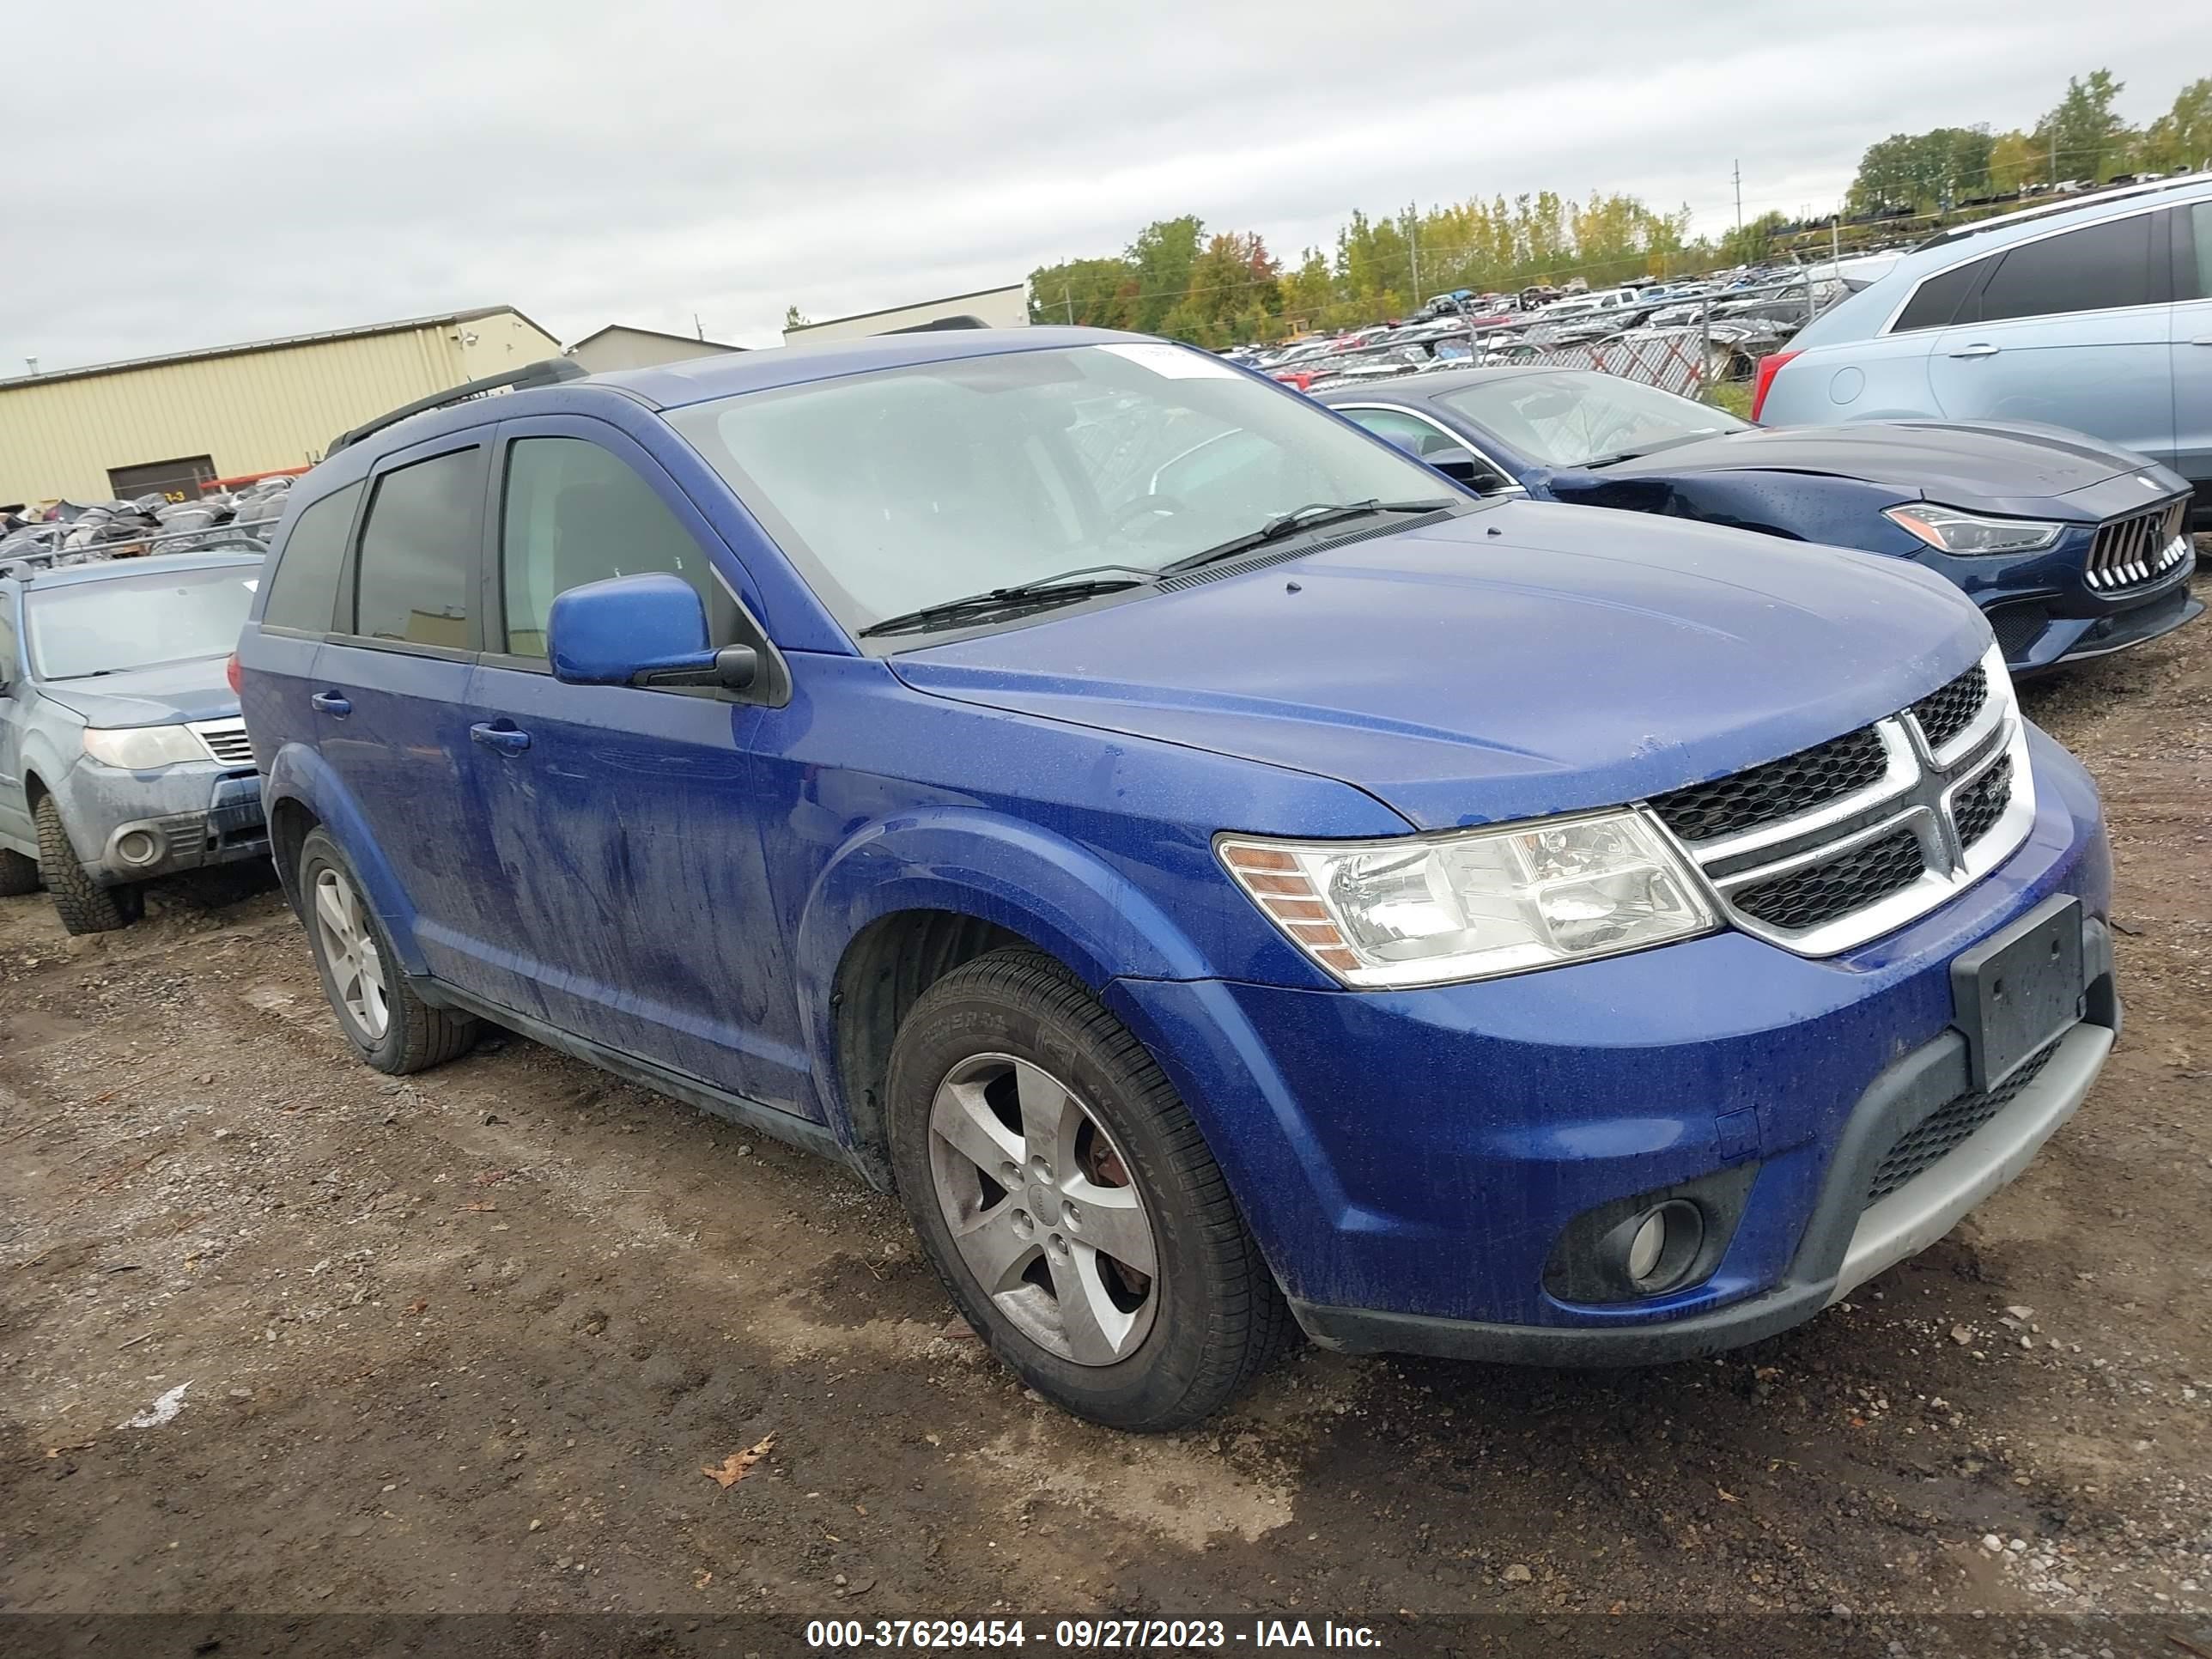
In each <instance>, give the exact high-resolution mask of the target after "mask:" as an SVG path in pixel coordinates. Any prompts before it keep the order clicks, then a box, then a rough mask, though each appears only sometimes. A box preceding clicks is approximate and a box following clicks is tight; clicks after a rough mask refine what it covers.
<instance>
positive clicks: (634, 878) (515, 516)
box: [469, 416, 814, 1115]
mask: <svg viewBox="0 0 2212 1659" xmlns="http://www.w3.org/2000/svg"><path fill="white" fill-rule="evenodd" d="M495 476H496V477H497V480H498V483H497V487H496V489H495V496H496V498H497V501H498V508H497V516H496V517H495V520H494V534H493V536H492V538H491V546H492V548H493V550H494V551H495V560H494V561H493V562H490V563H489V564H488V566H487V583H486V592H485V601H484V609H485V613H486V617H487V618H488V625H487V630H486V649H485V653H484V655H483V660H482V662H481V663H480V665H478V667H477V672H476V678H475V680H474V682H473V684H472V686H471V693H470V696H471V702H472V704H473V705H474V709H473V715H474V720H476V721H477V722H479V723H483V724H485V725H487V726H490V727H491V728H493V729H494V730H495V731H496V732H499V733H500V734H501V735H500V736H499V738H497V739H495V742H494V743H492V744H489V745H488V744H477V745H476V746H473V747H472V748H471V750H470V754H469V760H470V763H471V770H472V778H471V787H472V790H473V796H474V799H475V800H476V801H477V804H478V807H479V810H480V811H481V812H482V814H483V819H484V822H485V823H486V824H487V825H488V826H489V833H490V836H491V838H492V842H493V845H494V847H495V855H496V859H497V861H498V866H499V872H500V879H499V881H498V883H497V884H496V885H495V890H494V896H495V902H497V904H498V905H499V907H500V908H499V910H498V914H497V918H496V921H495V924H494V926H495V931H496V932H497V933H498V934H499V936H500V937H501V939H502V940H503V941H504V942H506V943H507V945H509V946H510V947H511V949H512V950H513V953H514V957H515V961H514V968H515V972H516V977H517V980H518V992H517V994H518V995H519V996H520V997H524V998H526V999H527V1000H524V1001H517V1002H516V1003H515V1004H514V1005H513V1006H515V1007H516V1009H517V1011H518V1012H523V1013H527V1014H530V1015H532V1017H533V1018H538V1019H541V1020H544V1021H545V1022H547V1023H549V1024H553V1025H555V1026H556V1027H559V1028H560V1029H562V1030H568V1031H570V1032H573V1033H574V1034H577V1035H579V1036H585V1037H587V1038H589V1039H591V1040H592V1041H593V1042H599V1043H603V1044H605V1045H607V1046H609V1047H611V1048H619V1049H621V1050H623V1051H624V1052H626V1053H629V1054H635V1055H638V1056H640V1057H641V1058H644V1059H647V1060H653V1061H654V1062H655V1063H657V1064H659V1065H661V1066H668V1067H671V1068H672V1069H674V1070H677V1071H679V1072H682V1073H686V1074H688V1075H690V1076H692V1077H695V1078H698V1079H702V1080H703V1081H705V1082H708V1083H710V1084H713V1085H715V1086H717V1087H719V1088H722V1089H726V1090H729V1091H733V1092H737V1093H741V1094H744V1095H747V1096H750V1097H752V1098H754V1099H756V1100H759V1101H763V1102H766V1103H769V1104H771V1105H776V1106H781V1107H783V1108H785V1109H788V1110H792V1111H796V1112H801V1113H805V1114H808V1115H811V1113H812V1112H813V1110H814V1108H813V1104H812V1098H813V1097H812V1094H811V1089H810V1088H809V1086H808V1081H807V1079H808V1061H807V1058H806V1056H805V1054H803V1053H801V1052H799V1051H798V1050H796V1049H793V1048H789V1047H788V1046H787V1045H785V1044H782V1043H780V1042H776V1041H775V1040H774V1039H772V1038H771V1037H770V1036H768V1033H769V1031H771V1030H776V1029H779V1028H783V1027H785V1026H787V1019H785V1018H780V1017H779V1016H780V1015H782V1014H784V1013H785V1012H787V1005H788V1003H789V1000H790V999H791V997H792V995H793V989H792V984H791V975H790V972H789V967H788V957H787V939H786V934H785V930H784V927H783V921H782V919H781V917H779V916H778V915H776V913H775V908H774V907H773V905H772V903H771V902H770V898H769V890H768V881H767V873H766V869H765V865H764V861H763V852H762V837H763V835H764V834H768V833H773V832H774V830H775V826H773V825H770V824H769V823H765V822H764V821H763V812H762V810H761V808H762V802H761V797H760V793H759V791H758V789H757V787H756V783H755V774H754V766H753V762H752V758H751V755H750V750H749V749H748V747H747V744H746V738H747V735H748V734H749V733H750V731H751V729H752V727H753V726H754V725H755V723H756V721H757V718H758V715H759V714H760V708H759V707H758V704H757V702H744V701H737V700H733V699H732V697H730V696H727V695H726V694H716V693H712V692H705V691H701V692H689V691H671V690H641V689H637V688H634V687H629V686H583V685H567V684H562V683H561V682H559V681H557V680H556V679H555V678H553V677H552V675H551V673H550V671H548V668H547V663H546V643H547V642H546V619H547V616H548V613H549V612H550V608H551V605H552V602H553V598H554V596H555V595H556V594H557V593H560V592H563V591H564V590H566V589H568V588H570V587H574V586H579V585H580V584H581V583H584V582H590V581H599V580H605V579H608V578H610V577H614V576H619V575H634V574H640V573H641V572H645V571H665V572H669V573H671V574H676V575H678V576H681V577H683V578H684V580H686V581H689V582H690V583H691V584H692V585H693V586H695V587H696V588H697V589H698V590H699V592H700V595H701V598H702V600H703V601H704V602H705V603H706V605H707V610H708V623H709V626H710V628H711V629H712V630H713V634H714V643H715V644H716V645H718V646H719V645H726V644H735V643H739V642H744V643H754V642H756V641H757V642H758V643H760V644H762V645H763V646H764V645H765V643H766V641H765V640H764V639H763V638H761V637H760V636H759V635H758V634H757V630H756V629H753V628H752V626H751V624H750V620H749V619H748V618H746V617H744V616H743V614H742V612H741V611H740V608H739V606H738V604H737V601H736V599H734V598H733V597H732V587H731V586H730V585H729V584H727V583H726V582H725V581H724V580H722V578H721V577H720V576H719V575H718V574H716V571H715V568H714V559H713V557H712V556H710V555H709V553H708V549H709V548H710V547H718V546H719V541H718V538H715V537H714V532H712V530H711V529H710V528H709V527H708V524H707V522H706V520H704V519H703V518H702V516H701V515H700V513H698V511H697V510H696V507H693V505H692V504H691V503H690V501H688V500H687V499H686V498H685V497H684V495H683V493H682V492H681V491H680V490H679V489H678V488H677V487H676V485H675V483H674V482H673V480H671V478H670V477H668V475H667V474H666V472H665V471H663V470H662V469H661V468H660V466H659V465H658V463H656V462H655V461H654V460H653V459H652V457H651V456H650V455H648V454H647V453H646V452H645V450H644V449H643V448H642V447H640V446H639V445H638V444H637V443H635V441H632V440H631V439H630V438H629V437H628V436H627V435H624V434H623V433H621V432H619V431H617V429H616V428H614V427H612V426H611V425H609V424H607V423H606V422H600V421H596V420H592V419H588V418H583V417H576V416H537V417H532V418H528V419H524V420H518V421H510V422H506V423H505V424H504V425H502V426H501V428H500V442H499V447H498V454H497V456H496V457H495ZM721 556H723V557H725V558H726V557H727V554H726V553H723V554H722V555H721ZM732 569H734V566H732ZM779 999H780V1000H781V1003H779V1002H778V1000H779Z"/></svg>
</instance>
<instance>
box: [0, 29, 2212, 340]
mask: <svg viewBox="0 0 2212 1659" xmlns="http://www.w3.org/2000/svg"><path fill="white" fill-rule="evenodd" d="M1454 19H1458V20H1459V21H1451V20H1454ZM8 44H9V62H10V73H9V77H8V79H9V94H8V100H7V106H8V140H7V147H8V150H9V163H8V166H7V168H6V181H5V184H4V185H0V201H4V202H5V203H6V204H7V219H8V223H9V233H8V236H7V242H6V250H5V253H4V257H0V271H4V273H5V275H4V276H0V376H5V375H7V374H21V373H22V372H23V368H22V360H23V359H25V358H27V357H32V356H35V357H37V358H38V359H39V361H40V368H42V369H45V370H52V369H58V368H67V367H70V366H71V365H75V364H79V363H85V362H100V361H105V360H107V359H111V358H115V357H123V356H138V355H142V354H147V353H153V352H160V351H170V350H181V349H189V348H191V347H197V346H204V345H215V344H222V343H232V342H235V341H240V340H246V339H254V338H259V337H267V336H271V335H279V334H289V333H296V332H302V331H310V330H317V329H325V328H339V327H345V326H349V325H357V324H362V323H369V322H379V321H385V320H388V319H394V318H399V317H405V316H410V315H416V314H421V313H433V312H440V311H447V310H455V309H460V308H464V307H474V306H481V305H493V304H511V305H513V306H515V307H519V308H520V309H521V310H522V311H524V312H526V313H529V314H530V315H531V316H532V317H533V318H535V319H537V320H538V322H539V323H541V324H543V325H544V326H545V327H546V328H547V329H549V330H550V331H552V332H553V333H555V334H556V335H558V336H559V337H561V338H562V340H564V341H572V340H574V339H577V338H579V337H581V336H583V335H585V334H587V333H589V332H591V331H592V330H594V329H596V328H598V327H599V326H601V325H603V324H605V323H609V322H625V323H631V324H635V325H641V326H645V327H651V328H660V329H666V330H671V331H679V332H686V333H688V332H690V331H691V326H692V318H693V315H694V314H695V313H696V315H697V316H698V318H699V319H701V321H702V324H703V325H704V326H705V329H706V332H707V334H708V336H709V337H713V338H718V339H722V340H727V341H732V342H735V343H743V344H762V343H774V342H775V339H776V337H777V334H776V331H777V330H778V328H779V327H780V326H781V321H782V318H783V311H784V307H785V306H786V305H787V304H792V303H796V304H797V305H799V307H800V308H801V309H802V310H804V311H805V313H807V314H808V315H809V316H811V317H812V318H814V319H817V320H819V319H824V318H829V317H834V316H837V315H840V314H842V313H848V312H854V311H865V310H872V309H875V308H876V307H882V306H890V305H896V304H901V303H903V302H906V301H916V300H926V299H932V298H935V297H937V296H939V295H947V294H953V293H958V292H962V291H963V290H967V289H978V288H987V287H994V286H996V285H998V284H1000V283H1011V282H1017V281H1019V280H1020V279H1021V278H1022V277H1024V276H1026V275H1027V274H1028V273H1029V271H1030V270H1032V269H1033V268H1034V267H1036V265H1038V264H1044V263H1049V262H1051V261H1054V260H1057V259H1060V258H1070V257H1076V256H1082V255H1090V254H1098V253H1107V252H1114V251H1115V250H1117V249H1119V248H1121V246H1124V245H1126V244H1127V241H1128V240H1129V239H1130V237H1131V236H1132V234H1133V233H1134V232H1135V231H1136V229H1137V228H1139V226H1140V225H1141V224H1143V223H1144V222H1146V221H1147V220H1150V219H1154V218H1163V217H1169V216H1174V215H1176V214H1178V213H1183V212H1194V213H1197V214H1198V215H1200V216H1201V217H1202V218H1204V220H1205V221H1206V223H1207V225H1208V226H1209V227H1212V228H1220V229H1231V228H1234V229H1256V230H1258V231H1260V232H1261V234H1264V235H1265V236H1266V237H1267V241H1268V243H1269V245H1270V246H1272V247H1273V249H1274V250H1275V251H1276V252H1278V253H1279V255H1281V256H1283V257H1284V258H1295V256H1296V254H1297V252H1298V250H1299V249H1300V248H1302V247H1303V246H1305V245H1307V244H1308V243H1320V244H1321V245H1322V246H1330V245H1331V243H1332V241H1333V237H1334V229H1335V227H1336V226H1337V224H1338V223H1340V222H1341V220H1342V219H1343V217H1344V216H1345V215H1346V213H1347V212H1348V211H1349V210H1352V208H1355V207H1362V208H1365V209H1367V210H1370V212H1387V211H1389V210H1392V209H1393V208H1395V207H1396V206H1398V205H1401V204H1404V203H1406V202H1407V201H1413V200H1418V201H1419V202H1420V203H1422V204H1433V203H1436V202H1440V201H1451V200H1459V199H1463V198H1465V197H1468V196H1470V195H1480V196H1485V197H1488V196H1491V195H1494V194H1498V193H1500V192H1503V193H1504V194H1506V195H1509V196H1510V195H1514V194H1517V193H1519V192H1521V191H1537V190H1541V189H1547V188H1549V189H1554V190H1559V191H1563V192H1565V193H1569V194H1572V195H1577V196H1579V195H1582V194H1584V193H1586V192H1588V191H1591V190H1593V189H1597V190H1607V191H1615V190H1617V191H1632V192H1633V193H1635V194H1637V195H1639V196H1642V197H1644V198H1645V199H1646V200H1647V201H1649V202H1650V203H1651V204H1653V205H1655V206H1659V207H1673V206H1675V205H1679V204H1685V203H1686V204H1688V205H1689V206H1690V207H1691V208H1692V209H1693V210H1695V211H1696V213H1697V216H1698V220H1699V225H1700V227H1701V228H1709V229H1714V230H1718V229H1723V228H1726V227H1727V226H1728V225H1729V223H1731V222H1733V219H1734V216H1735V199H1734V196H1733V192H1732V187H1731V185H1730V182H1729V172H1730V168H1731V167H1732V166H1733V165H1734V164H1735V162H1736V161H1737V160H1738V159H1739V158H1741V163H1742V167H1743V210H1744V212H1745V213H1746V215H1747V216H1749V215H1753V214H1756V213H1759V212H1760V211H1763V210H1766V209H1768V208H1778V209H1782V210H1785V211H1790V212H1793V213H1794V212H1796V210H1799V209H1801V208H1807V207H1817V208H1821V209H1825V208H1826V206H1827V205H1828V204H1832V202H1833V201H1834V200H1835V198H1836V197H1837V196H1838V194H1839V193H1840V192H1841V191H1842V190H1843V188H1844V185H1846V184H1847V183H1848V182H1849V181H1850V175H1851V173H1852V171H1853V168H1854V166H1855V164H1856V162H1857V159H1858V156H1859V154H1860V152H1861V151H1863V149H1865V147H1866V146H1867V145H1868V144H1869V143H1871V142H1872V141H1873V140H1875V139H1877V138H1880V137H1883V136H1885V135H1886V134H1888V133H1890V132H1893V131H1918V130H1920V129H1923V128H1925V127H1928V126H1932V125H1942V124H1947V123H1957V124H1960V125H1967V124H1972V123H1974V122H1981V121H1986V122H1989V123H1990V124H1991V125H1994V126H1996V128H1998V129H2000V130H2002V129H2003V128H2005V127H2008V126H2015V125H2021V126H2025V125H2030V124H2032V123H2033V120H2034V118H2036V116H2037V115H2038V114H2039V112H2041V111H2042V110H2044V109H2045V108H2046V107H2048V106H2050V105H2051V104H2052V103H2053V102H2055V101H2056V100H2057V97H2058V95H2059V94H2061V93H2062V92H2063V90H2064V87H2065V82H2066V77H2067V76H2069V74H2084V73H2087V71H2088V70H2091V69H2093V68H2097V67H2100V66H2101V67H2109V68H2110V69H2111V70H2112V71H2113V73H2114V74H2115V75H2117V76H2119V78H2120V79H2121V80H2123V81H2124V82H2126V83H2127V90H2126V93H2125V94H2124V98H2123V108H2124V113H2125V114H2126V115H2127V116H2128V118H2130V120H2131V121H2134V122H2136V123H2141V122H2142V121H2145V120H2147V119H2148V118H2150V116H2151V115H2153V114H2154V113H2155V112H2158V111H2160V110H2162V109H2163V108H2165V107H2166V105H2167V104H2169V103H2170V102H2171V101H2172V97H2173V94H2174V92H2175V91H2176V90H2177V88H2179V85H2180V84H2181V83H2182V82H2185V81H2186V80H2190V79H2193V78H2195V77H2197V76H2203V75H2212V9H2207V8H2206V7H2204V6H2203V4H2201V3H2197V4H2189V3H2175V0H2102V3H2100V4H2097V5H2094V6H2085V5H2083V4H2082V3H2081V0H2008V3H2006V4H2004V5H2002V7H1999V6H1996V5H1995V4H1991V3H1987V0H1982V3H1976V4H1972V5H1963V4H1956V3H1952V4H1946V3H1943V0H1850V3H1849V4H1844V5H1833V6H1821V7H1802V6H1784V5H1777V4H1774V3H1772V0H1701V3H1680V0H1678V3H1672V4H1666V3H1662V4H1652V3H1650V0H1638V3H1629V4H1613V3H1610V0H1568V3H1564V4H1559V5H1556V6H1545V5H1534V4H1527V3H1523V4H1519V5H1515V6H1511V7H1481V8H1473V7H1465V8H1461V7H1451V6H1443V7H1437V6H1419V7H1403V8H1399V7H1390V8H1382V9H1363V8H1359V7H1356V6H1348V5H1346V4H1344V3H1342V0H1331V3H1328V4H1325V5H1316V4H1310V3H1307V0H1267V3H1265V4H1259V5H1249V6H1246V5H1237V6H1228V5H1222V4H1207V3H1206V0H1181V3H1176V4H1155V3H1152V0H1114V3H1112V4H1110V5H1100V4H1075V5H1066V6H1062V5H1056V4H1054V3H1051V0H1021V3H1018V4H1017V3H1011V0H1008V3H995V0H978V3H964V4H938V5H929V4H926V3H925V4H915V3H913V0H840V3H835V4H826V5H793V4H788V3H786V4H782V5H778V6H775V7H773V8H768V7H757V6H726V5H725V6H715V5H710V4H708V3H705V0H697V3H692V4H689V5H678V4H671V3H666V0H621V3H614V4H610V3H604V0H599V3H591V4H584V3H579V0H532V3H530V4H527V5H523V4H507V3H498V4H485V3H471V0H462V3H459V4H453V3H443V4H437V5H430V4H418V3H415V0H386V3H384V4H382V5H380V6H376V7H371V8H362V7H356V6H343V7H325V6H318V5H313V4H301V3H300V0H288V3H284V4H281V5H278V4H267V3H251V4H224V3H221V0H216V3H214V4H211V5H206V6H193V7H188V8H182V9H179V7H177V6H176V5H174V4H173V3H172V0H161V3H152V0H103V3H94V4H89V5H88V4H45V5H37V6H24V7H21V8H17V9H15V10H14V12H13V14H12V15H11V17H10V23H9V43H8Z"/></svg>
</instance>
